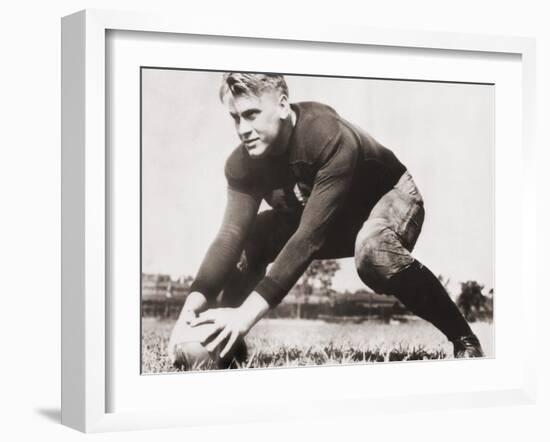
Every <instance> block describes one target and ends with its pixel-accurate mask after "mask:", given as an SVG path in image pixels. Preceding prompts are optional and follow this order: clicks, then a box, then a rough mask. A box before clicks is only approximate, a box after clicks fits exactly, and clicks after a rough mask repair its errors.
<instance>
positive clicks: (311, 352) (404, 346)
mask: <svg viewBox="0 0 550 442" xmlns="http://www.w3.org/2000/svg"><path fill="white" fill-rule="evenodd" d="M173 324H174V321H163V320H158V319H155V318H144V319H143V335H142V372H143V373H144V374H146V373H166V372H174V371H177V370H176V369H175V368H174V367H172V366H171V364H170V360H169V358H168V355H167V353H166V346H167V344H168V339H169V337H170V332H171V330H172V326H173ZM472 329H473V330H474V332H475V333H476V334H477V336H478V337H479V339H480V341H481V344H482V346H483V349H484V351H485V354H486V356H488V357H493V355H494V351H493V324H492V323H485V322H483V323H474V324H472ZM246 343H247V346H248V359H247V361H246V362H245V363H244V364H242V367H243V368H245V367H246V368H267V367H289V366H305V365H324V364H349V363H367V362H387V361H405V360H424V359H444V358H450V357H452V344H450V343H449V342H448V341H447V340H446V338H445V337H444V336H443V335H442V334H441V333H440V332H439V331H438V330H437V329H435V328H434V327H433V326H431V325H430V324H428V323H426V322H424V321H421V320H411V321H409V322H405V323H399V324H385V323H380V322H376V321H365V322H362V323H359V324H356V323H350V322H342V323H328V322H324V321H320V320H297V319H264V320H262V321H260V322H259V323H258V324H257V325H256V326H255V327H254V328H253V329H252V330H251V332H250V333H249V334H248V336H247V337H246Z"/></svg>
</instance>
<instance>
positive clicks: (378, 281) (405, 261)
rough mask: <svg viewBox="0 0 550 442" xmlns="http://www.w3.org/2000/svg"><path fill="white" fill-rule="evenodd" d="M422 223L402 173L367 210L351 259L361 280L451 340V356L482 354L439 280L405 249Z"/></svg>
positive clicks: (414, 193)
mask: <svg viewBox="0 0 550 442" xmlns="http://www.w3.org/2000/svg"><path fill="white" fill-rule="evenodd" d="M423 221H424V206H423V202H422V197H421V196H420V194H419V193H418V191H417V189H416V186H415V185H414V182H413V181H412V178H411V177H410V175H409V174H408V173H406V175H405V176H404V177H403V178H402V179H401V180H400V182H399V183H398V185H397V186H396V187H395V188H394V189H393V190H391V191H390V192H388V193H387V194H386V195H385V196H384V197H382V199H381V200H380V201H379V202H378V204H377V205H376V206H375V207H374V209H373V210H372V211H371V214H370V216H369V218H368V219H367V221H366V222H365V223H364V225H363V227H362V228H361V230H360V231H359V233H358V235H357V239H356V244H355V261H356V267H357V271H358V273H359V276H360V277H361V279H362V280H363V281H364V282H365V283H366V284H367V285H368V286H369V287H371V288H372V289H373V290H375V291H377V292H378V293H386V294H391V295H394V296H395V297H396V298H397V299H399V300H400V301H401V302H402V303H403V304H404V305H405V307H407V308H408V309H409V310H410V311H411V312H413V313H414V314H416V315H417V316H419V317H421V318H423V319H425V320H427V321H429V322H431V323H432V324H433V325H435V326H436V327H437V328H438V329H439V330H440V331H441V332H442V333H443V334H445V336H446V337H447V339H449V340H450V341H452V342H453V344H454V347H455V356H482V355H483V353H482V351H481V347H480V345H479V341H478V340H477V338H476V337H475V336H474V334H473V333H472V330H471V328H470V326H469V325H468V323H467V322H466V320H465V319H464V317H463V316H462V314H461V313H460V311H459V310H458V308H457V306H456V304H455V303H454V302H453V301H452V300H451V298H450V297H449V294H448V293H447V291H446V290H445V288H444V287H443V285H442V284H441V282H440V281H439V279H438V278H437V277H436V276H435V275H434V274H433V273H432V272H431V271H430V270H429V269H428V268H427V267H426V266H424V265H422V264H421V263H420V262H418V261H417V260H415V259H414V258H413V257H412V255H411V253H410V252H411V251H412V249H413V247H414V245H415V243H416V240H417V239H418V236H419V234H420V231H421V229H422V223H423Z"/></svg>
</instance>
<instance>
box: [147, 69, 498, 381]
mask: <svg viewBox="0 0 550 442" xmlns="http://www.w3.org/2000/svg"><path fill="white" fill-rule="evenodd" d="M140 83H141V85H140V91H139V93H140V102H141V112H140V115H141V121H140V130H141V133H140V137H141V146H140V150H141V156H140V158H141V170H140V174H141V188H140V191H141V222H140V226H141V373H142V374H161V373H173V372H183V371H199V370H225V369H258V368H284V367H312V366H323V365H339V364H371V363H393V362H410V361H433V360H456V359H476V358H493V357H494V356H495V355H494V340H495V322H494V304H495V299H494V298H495V291H494V246H495V244H494V243H495V240H494V236H495V232H494V224H495V220H494V212H495V210H494V204H495V203H494V142H495V134H494V131H495V125H494V118H495V101H494V99H495V97H494V93H495V90H494V84H491V83H463V82H446V81H435V80H434V81H427V80H414V79H386V78H363V77H334V76H321V75H314V74H311V75H302V74H300V75H296V74H292V73H275V72H225V71H204V70H192V69H183V68H182V69H179V68H163V67H155V66H152V67H142V68H141V73H140ZM419 363H420V362H419Z"/></svg>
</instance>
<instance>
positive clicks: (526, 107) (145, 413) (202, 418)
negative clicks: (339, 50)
mask: <svg viewBox="0 0 550 442" xmlns="http://www.w3.org/2000/svg"><path fill="white" fill-rule="evenodd" d="M109 31H124V32H126V31H128V32H133V31H136V32H155V33H162V34H163V35H168V34H171V35H179V36H183V37H185V35H201V36H218V37H236V38H247V39H270V40H272V41H273V42H276V41H287V42H292V41H296V42H304V41H305V42H311V43H312V44H315V43H319V44H321V43H338V44H341V45H359V46H361V45H369V46H376V47H378V48H380V50H384V48H392V47H398V48H402V49H403V50H409V49H410V50H413V49H430V50H434V49H435V50H441V51H456V52H457V53H458V52H463V51H467V52H471V53H475V54H477V56H478V57H481V58H482V57H483V56H484V54H511V55H515V56H517V57H520V60H521V90H520V91H516V92H517V93H519V94H520V96H521V97H520V99H521V105H522V109H521V112H520V114H521V118H519V119H518V121H515V123H517V125H518V127H520V128H521V161H522V167H521V180H522V183H523V184H522V190H521V191H520V197H521V209H522V210H520V211H518V212H517V215H516V216H517V225H518V226H521V233H520V234H519V235H518V236H517V239H516V240H517V241H518V243H517V246H518V250H519V251H520V254H521V256H520V263H521V266H520V267H519V268H520V269H521V272H520V274H519V276H518V277H517V280H515V282H516V283H517V284H518V287H519V288H520V294H519V295H518V299H517V306H518V310H519V311H521V312H524V314H523V315H520V316H519V317H518V321H520V322H521V327H518V328H520V330H519V331H518V333H520V335H521V336H520V338H521V339H522V342H524V345H523V346H522V361H521V363H520V364H518V366H517V367H514V370H512V372H513V376H511V377H510V379H509V381H508V382H507V383H506V384H505V385H501V386H500V387H499V388H488V389H483V388H477V389H473V390H471V391H463V392H461V393H452V394H451V393H445V392H441V393H438V392H437V391H435V392H434V391H431V392H429V393H427V394H423V395H421V394H413V395H403V394H400V391H399V390H398V389H393V390H392V389H391V388H390V389H389V390H388V392H387V394H386V395H383V396H381V397H380V396H378V397H377V398H376V400H375V399H373V398H372V397H369V396H368V395H366V394H364V393H363V392H359V393H358V394H357V395H355V396H353V397H352V396H347V395H342V396H341V397H340V398H338V397H337V394H336V396H333V397H330V398H327V399H320V398H310V399H308V400H307V405H308V406H299V405H298V406H291V405H290V404H288V406H287V407H286V408H281V407H280V406H278V404H277V403H275V404H273V406H272V407H263V408H262V407H256V406H255V404H250V403H245V401H244V400H241V401H239V400H238V399H235V398H232V401H231V406H232V409H230V410H228V411H223V410H222V411H219V412H217V413H214V414H206V413H205V409H206V408H204V407H202V408H201V407H200V406H197V407H196V409H195V411H194V412H191V411H190V410H189V409H186V408H185V407H182V408H180V409H179V410H178V409H176V408H172V409H163V410H159V409H151V410H140V411H131V412H124V411H121V412H118V411H117V412H112V411H111V412H110V411H109V410H108V408H109V407H108V404H107V402H108V399H107V397H108V394H109V391H110V389H111V388H113V386H112V385H111V384H110V382H109V376H108V375H107V372H108V366H109V364H110V358H112V355H111V354H110V353H109V345H108V342H107V334H108V327H109V323H110V314H111V313H110V311H109V300H108V295H109V293H108V288H109V281H108V274H107V273H108V272H107V271H106V266H107V265H108V260H109V256H108V250H109V248H108V244H109V241H110V240H111V239H112V238H110V237H109V230H108V229H107V227H106V226H107V224H108V221H107V220H108V218H109V212H110V203H111V199H110V195H109V186H108V174H107V162H108V155H107V144H106V143H107V141H106V140H107V135H106V118H107V116H108V109H107V106H106V103H107V96H106V94H107V93H108V84H107V82H108V79H107V78H106V75H105V72H106V64H107V63H108V62H109V61H108V60H107V52H106V35H107V32H109ZM534 59H535V43H534V40H533V39H528V38H519V37H493V36H480V35H464V34H450V33H428V32H415V31H390V30H376V29H367V28H359V29H358V28H348V27H345V26H336V25H331V26H326V24H325V25H323V26H321V25H318V26H317V25H308V26H304V27H302V28H300V29H284V28H280V27H277V26H275V25H266V24H265V23H262V26H261V27H259V26H258V25H255V24H254V23H250V22H247V23H245V22H242V23H240V22H238V21H234V20H233V21H231V22H229V21H228V22H215V21H206V20H198V19H196V18H193V17H189V18H187V19H186V20H182V19H181V17H178V18H174V17H163V16H153V15H151V14H138V13H128V12H112V11H100V10H86V11H81V12H78V13H76V14H73V15H70V16H67V17H64V18H63V20H62V423H63V424H65V425H67V426H70V427H72V428H75V429H78V430H80V431H84V432H101V431H115V430H125V429H140V428H161V427H172V426H187V425H208V424H214V423H229V422H253V421H261V420H268V419H269V420H270V419H274V418H275V419H285V418H289V417H292V418H296V417H312V416H316V417H318V416H335V415H362V414H367V413H369V412H371V411H374V410H376V411H380V410H384V411H388V412H395V411H399V410H407V409H411V408H414V409H416V410H418V409H436V408H438V409H441V408H455V407H469V406H471V405H472V404H475V405H476V406H496V405H504V404H522V403H533V401H534V398H535V391H536V383H535V371H536V361H537V359H536V352H535V348H534V343H535V342H536V340H535V339H529V338H530V337H531V338H532V337H534V336H535V328H536V324H535V321H533V320H532V318H531V317H530V318H529V320H527V317H528V316H527V315H526V312H528V309H529V308H530V306H533V305H535V304H536V280H535V270H534V269H535V268H536V265H535V263H534V260H535V259H536V258H535V256H536V253H535V247H536V236H535V235H536V233H535V228H534V223H535V193H534V192H532V189H534V188H535V187H536V186H535V176H534V174H533V173H532V170H533V168H534V164H533V162H534V161H533V159H534V126H533V125H534V121H535V118H534V107H535V78H534V76H535V68H534V63H535V61H534ZM496 149H497V150H498V149H499V146H498V144H497V146H496ZM506 172H508V171H507V170H506V169H505V168H503V173H506ZM498 173H499V172H498V171H497V174H498ZM528 190H529V192H528ZM497 244H498V243H497ZM497 359H498V355H497ZM472 362H473V361H472ZM451 363H452V364H454V363H455V362H450V363H448V364H451ZM358 369H359V370H361V368H354V371H355V372H357V370H358ZM327 370H333V369H332V368H328V369H327ZM377 370H384V367H383V366H381V367H380V368H378V369H377ZM435 370H437V368H435ZM285 372H286V375H285V376H286V377H287V378H288V377H289V376H292V374H291V372H292V370H286V371H285ZM327 373H328V371H327ZM199 376H201V375H199ZM214 376H216V379H217V380H218V382H219V380H220V376H223V374H218V373H216V374H214ZM261 376H262V380H263V381H265V380H266V379H267V378H269V377H270V376H274V374H272V372H271V373H270V372H264V373H263V374H261ZM242 378H243V379H241V382H243V383H244V384H243V385H246V384H247V382H251V384H250V385H251V386H252V385H255V384H253V382H256V381H255V380H254V379H252V378H251V377H250V376H242ZM173 379H174V378H173ZM195 379H197V378H195ZM204 379H205V377H204V375H202V382H203V383H204ZM212 388H213V387H212ZM251 388H252V387H251ZM209 401H210V404H211V406H212V405H214V407H213V408H216V407H215V404H216V401H218V399H217V398H213V396H212V395H210V399H209ZM224 403H225V402H224V400H223V398H220V400H219V404H220V405H221V404H224ZM302 405H303V404H302ZM218 408H222V407H218ZM235 411H238V413H235ZM236 415H238V416H240V417H238V418H236V417H235V416H236Z"/></svg>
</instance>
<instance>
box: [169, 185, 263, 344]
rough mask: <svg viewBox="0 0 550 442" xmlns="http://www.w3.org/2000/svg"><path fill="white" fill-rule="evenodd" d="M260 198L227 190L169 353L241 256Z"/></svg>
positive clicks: (211, 300) (176, 326) (175, 327)
mask: <svg viewBox="0 0 550 442" xmlns="http://www.w3.org/2000/svg"><path fill="white" fill-rule="evenodd" d="M260 202H261V199H260V197H259V196H255V195H252V194H247V193H244V192H241V191H238V190H235V189H233V188H231V187H229V188H228V191H227V204H226V208H225V213H224V216H223V221H222V224H221V227H220V229H219V231H218V233H217V235H216V237H215V239H214V241H213V242H212V244H211V245H210V247H209V249H208V251H207V252H206V255H205V257H204V259H203V261H202V264H201V266H200V268H199V271H198V273H197V276H196V278H195V280H194V281H193V283H192V285H191V292H190V293H189V295H188V296H187V298H186V300H185V303H184V305H183V307H182V309H181V311H180V315H179V317H178V320H177V321H176V324H175V325H174V328H173V330H172V334H171V337H170V341H169V344H168V352H169V354H172V353H173V348H174V345H175V344H176V343H177V342H178V341H179V340H180V339H181V338H182V337H183V335H184V334H185V333H186V329H187V324H190V323H191V322H192V321H193V319H195V318H196V317H197V315H198V314H199V313H200V312H201V311H204V310H206V309H207V307H208V306H209V304H212V302H213V301H214V299H215V298H216V296H217V295H218V293H219V292H220V291H221V289H222V286H223V284H224V282H225V280H226V279H227V277H228V275H229V272H231V270H232V269H233V268H235V265H236V264H237V261H238V259H239V257H240V254H241V252H242V250H243V247H244V241H245V239H246V236H247V234H248V232H249V230H250V228H251V226H252V224H253V223H254V220H255V218H256V214H257V212H258V209H259V207H260Z"/></svg>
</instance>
